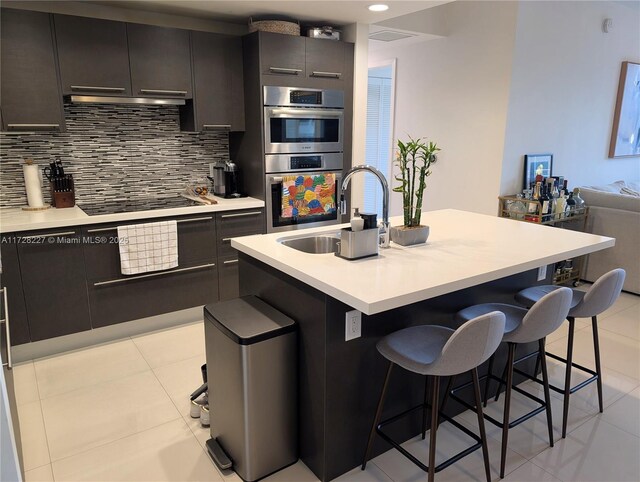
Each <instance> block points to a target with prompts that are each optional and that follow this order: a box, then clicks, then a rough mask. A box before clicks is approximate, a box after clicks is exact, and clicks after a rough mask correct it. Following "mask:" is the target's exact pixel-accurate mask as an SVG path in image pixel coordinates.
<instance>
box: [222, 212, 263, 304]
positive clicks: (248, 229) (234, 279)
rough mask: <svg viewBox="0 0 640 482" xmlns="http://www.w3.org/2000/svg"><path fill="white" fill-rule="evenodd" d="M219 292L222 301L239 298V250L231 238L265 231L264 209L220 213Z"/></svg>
mask: <svg viewBox="0 0 640 482" xmlns="http://www.w3.org/2000/svg"><path fill="white" fill-rule="evenodd" d="M216 225H217V227H218V237H217V246H218V262H219V264H218V266H219V267H218V281H219V287H218V293H219V295H220V301H224V300H230V299H232V298H237V297H238V296H239V292H240V285H239V277H238V252H237V251H236V250H235V249H233V248H232V247H231V238H236V237H240V236H250V235H252V234H262V233H264V232H265V226H264V210H262V209H247V210H243V211H230V212H225V213H218V214H217V219H216Z"/></svg>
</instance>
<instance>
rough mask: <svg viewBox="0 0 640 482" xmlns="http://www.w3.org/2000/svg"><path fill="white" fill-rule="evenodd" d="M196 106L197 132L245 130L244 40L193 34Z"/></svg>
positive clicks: (209, 34)
mask: <svg viewBox="0 0 640 482" xmlns="http://www.w3.org/2000/svg"><path fill="white" fill-rule="evenodd" d="M191 39H192V40H191V41H192V49H193V78H194V99H195V100H194V102H195V118H196V120H195V126H194V130H196V131H201V130H206V129H208V128H216V127H229V128H230V129H231V130H233V131H241V130H244V91H243V80H242V39H241V38H240V37H229V36H226V35H217V34H213V33H206V32H192V33H191Z"/></svg>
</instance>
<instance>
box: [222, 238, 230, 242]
mask: <svg viewBox="0 0 640 482" xmlns="http://www.w3.org/2000/svg"><path fill="white" fill-rule="evenodd" d="M229 241H231V238H222V242H223V243H228V242H229Z"/></svg>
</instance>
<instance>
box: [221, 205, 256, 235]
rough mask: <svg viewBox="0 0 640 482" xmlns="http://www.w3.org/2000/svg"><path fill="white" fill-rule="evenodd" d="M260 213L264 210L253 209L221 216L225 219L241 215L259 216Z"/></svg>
mask: <svg viewBox="0 0 640 482" xmlns="http://www.w3.org/2000/svg"><path fill="white" fill-rule="evenodd" d="M258 214H262V211H252V212H250V213H238V214H223V215H222V216H220V217H221V218H223V219H224V218H239V217H242V216H257V215H258ZM223 241H224V240H223Z"/></svg>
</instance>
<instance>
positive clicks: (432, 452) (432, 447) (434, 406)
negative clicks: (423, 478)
mask: <svg viewBox="0 0 640 482" xmlns="http://www.w3.org/2000/svg"><path fill="white" fill-rule="evenodd" d="M431 383H432V387H433V389H432V390H431V429H430V431H429V478H428V480H429V482H433V481H434V478H435V475H436V433H437V431H438V398H439V396H440V393H439V392H440V377H438V376H434V377H433V381H432V382H431Z"/></svg>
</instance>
